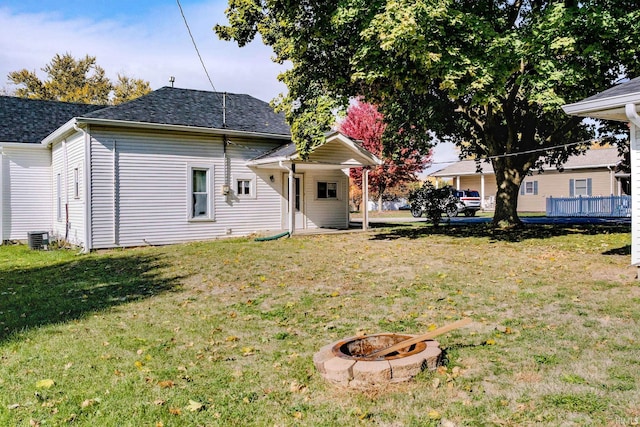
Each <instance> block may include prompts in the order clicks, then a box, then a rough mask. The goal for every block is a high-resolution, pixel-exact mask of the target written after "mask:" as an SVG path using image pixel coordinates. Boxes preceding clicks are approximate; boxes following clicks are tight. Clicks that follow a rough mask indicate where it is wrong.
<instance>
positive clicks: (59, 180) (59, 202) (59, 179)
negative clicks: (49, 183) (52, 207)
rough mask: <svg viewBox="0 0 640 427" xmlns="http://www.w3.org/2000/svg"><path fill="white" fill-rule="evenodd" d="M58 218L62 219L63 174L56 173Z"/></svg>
mask: <svg viewBox="0 0 640 427" xmlns="http://www.w3.org/2000/svg"><path fill="white" fill-rule="evenodd" d="M56 218H57V220H58V221H62V175H61V174H57V175H56Z"/></svg>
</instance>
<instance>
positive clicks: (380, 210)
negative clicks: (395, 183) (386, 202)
mask: <svg viewBox="0 0 640 427" xmlns="http://www.w3.org/2000/svg"><path fill="white" fill-rule="evenodd" d="M378 212H382V193H380V195H379V196H378Z"/></svg>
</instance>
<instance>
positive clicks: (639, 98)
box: [562, 77, 640, 266]
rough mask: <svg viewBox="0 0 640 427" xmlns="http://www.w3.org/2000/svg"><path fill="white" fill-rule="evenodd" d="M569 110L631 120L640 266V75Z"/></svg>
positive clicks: (634, 235)
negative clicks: (639, 111)
mask: <svg viewBox="0 0 640 427" xmlns="http://www.w3.org/2000/svg"><path fill="white" fill-rule="evenodd" d="M562 108H563V109H564V111H565V112H566V113H567V114H571V115H575V116H581V117H593V118H596V119H603V120H616V121H621V122H626V123H628V124H629V134H630V140H631V147H630V148H631V149H630V153H631V156H630V157H631V204H632V212H631V264H632V265H638V266H640V183H639V182H638V179H640V115H638V110H639V109H640V77H638V78H635V79H632V80H629V81H627V82H625V83H622V84H620V85H618V86H614V87H612V88H610V89H607V90H605V91H604V92H601V93H598V94H595V95H593V96H591V97H589V98H587V99H584V100H582V101H580V102H576V103H574V104H569V105H565V106H563V107H562Z"/></svg>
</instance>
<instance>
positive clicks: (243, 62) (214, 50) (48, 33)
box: [0, 0, 286, 101]
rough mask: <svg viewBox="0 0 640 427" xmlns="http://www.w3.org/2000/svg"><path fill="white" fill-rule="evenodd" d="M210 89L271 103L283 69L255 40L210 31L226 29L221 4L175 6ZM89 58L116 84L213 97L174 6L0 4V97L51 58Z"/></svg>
mask: <svg viewBox="0 0 640 427" xmlns="http://www.w3.org/2000/svg"><path fill="white" fill-rule="evenodd" d="M180 3H181V4H182V7H183V9H184V13H185V16H186V17H187V21H188V22H189V26H190V28H191V31H192V33H193V36H194V38H195V40H196V43H197V44H198V48H199V50H200V53H201V55H202V57H203V60H204V62H205V65H206V66H207V70H208V71H209V74H210V75H211V78H212V80H213V83H214V87H215V89H216V90H218V91H227V92H233V93H248V94H250V95H253V96H255V97H257V98H260V99H263V100H265V101H269V100H271V99H272V98H274V97H276V96H277V95H278V94H279V93H281V92H284V91H285V90H286V88H285V86H284V85H282V84H281V83H280V82H278V81H277V78H276V76H277V75H278V73H280V72H281V71H283V70H284V68H283V66H280V65H277V64H274V63H273V62H272V61H271V60H270V58H271V56H272V51H271V49H270V48H268V47H266V46H264V45H263V44H262V43H261V42H260V41H255V42H253V43H251V44H250V45H249V46H246V47H244V48H238V46H237V45H236V44H235V43H232V42H224V41H221V40H218V38H217V36H216V35H215V34H214V32H213V30H212V27H213V26H214V25H215V24H216V23H226V18H225V16H224V10H225V8H226V7H227V2H226V0H214V1H196V0H180ZM66 52H69V53H71V54H72V55H73V56H74V57H76V58H81V57H84V56H85V55H87V54H88V55H91V56H95V57H96V62H97V64H98V65H100V66H101V67H102V68H104V69H105V71H106V73H107V75H108V77H109V78H111V79H113V80H115V79H116V76H117V74H118V73H120V74H125V75H127V76H129V77H135V78H141V79H144V80H147V81H149V82H150V83H151V87H152V88H153V89H157V88H160V87H162V86H166V85H168V84H169V77H170V76H175V79H176V81H175V86H176V87H182V88H188V89H202V90H212V89H211V85H210V84H209V82H208V80H207V77H206V74H205V72H204V71H203V69H202V65H201V64H200V61H199V59H198V56H197V54H196V51H195V49H194V47H193V44H192V42H191V38H190V37H189V33H188V32H187V29H186V27H185V25H184V21H183V19H182V16H181V14H180V9H179V7H178V4H177V2H176V0H154V1H151V0H129V1H121V0H108V1H107V0H94V1H81V0H57V1H51V0H19V1H18V0H0V92H1V91H2V90H3V89H4V91H11V90H12V89H14V88H15V87H14V86H13V85H11V84H10V83H9V82H8V79H7V77H6V76H7V74H8V73H9V72H11V71H16V70H21V69H24V68H26V69H27V70H30V71H36V73H37V74H38V75H39V77H40V78H45V77H46V76H45V74H44V73H43V72H42V71H41V68H42V67H44V66H45V65H46V64H47V63H49V62H50V61H51V59H52V58H53V56H54V55H55V54H56V53H60V54H64V53H66Z"/></svg>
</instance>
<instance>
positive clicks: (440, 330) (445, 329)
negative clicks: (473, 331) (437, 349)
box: [365, 317, 471, 358]
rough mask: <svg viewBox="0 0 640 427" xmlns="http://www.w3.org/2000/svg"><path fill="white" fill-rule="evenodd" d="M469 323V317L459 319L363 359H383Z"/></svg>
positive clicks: (372, 353)
mask: <svg viewBox="0 0 640 427" xmlns="http://www.w3.org/2000/svg"><path fill="white" fill-rule="evenodd" d="M469 323H471V319H470V318H469V317H466V318H464V319H460V320H458V321H457V322H453V323H451V324H449V325H445V326H442V327H440V328H438V329H434V330H433V331H431V332H427V333H426V334H422V335H418V336H417V337H413V338H409V339H408V340H404V341H400V342H399V343H397V344H394V345H392V346H390V347H387V348H382V349H380V350H376V351H374V352H371V353H369V354H367V355H366V356H365V357H367V358H371V357H384V356H386V355H387V354H391V353H393V352H395V351H399V350H402V349H403V348H406V347H409V346H412V345H414V344H417V343H419V342H421V341H426V340H430V339H431V338H435V337H437V336H438V335H442V334H444V333H447V332H449V331H452V330H454V329H458V328H461V327H463V326H465V325H468V324H469Z"/></svg>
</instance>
